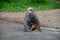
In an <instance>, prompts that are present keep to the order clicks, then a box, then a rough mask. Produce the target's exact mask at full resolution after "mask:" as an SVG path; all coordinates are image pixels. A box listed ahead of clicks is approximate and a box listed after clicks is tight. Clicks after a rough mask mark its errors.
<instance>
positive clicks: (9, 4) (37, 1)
mask: <svg viewBox="0 0 60 40" xmlns="http://www.w3.org/2000/svg"><path fill="white" fill-rule="evenodd" d="M28 7H34V9H35V10H48V9H60V0H0V11H25V10H26V9H27V8H28Z"/></svg>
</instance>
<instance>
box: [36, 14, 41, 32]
mask: <svg viewBox="0 0 60 40" xmlns="http://www.w3.org/2000/svg"><path fill="white" fill-rule="evenodd" d="M35 18H36V19H37V24H38V25H37V29H38V31H41V29H40V21H39V19H38V17H37V15H36V14H35Z"/></svg>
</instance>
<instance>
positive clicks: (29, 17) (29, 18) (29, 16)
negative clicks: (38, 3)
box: [24, 7, 41, 32]
mask: <svg viewBox="0 0 60 40" xmlns="http://www.w3.org/2000/svg"><path fill="white" fill-rule="evenodd" d="M36 29H38V31H41V29H40V22H39V20H38V18H37V15H36V14H35V12H34V10H33V8H31V7H29V8H28V9H27V13H26V15H25V18H24V31H25V32H28V31H34V30H36Z"/></svg>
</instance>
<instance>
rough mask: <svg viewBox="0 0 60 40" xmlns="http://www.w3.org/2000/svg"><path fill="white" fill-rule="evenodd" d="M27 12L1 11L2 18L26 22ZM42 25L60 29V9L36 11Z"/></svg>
mask: <svg viewBox="0 0 60 40" xmlns="http://www.w3.org/2000/svg"><path fill="white" fill-rule="evenodd" d="M25 14H26V12H0V19H3V20H7V21H10V22H15V23H20V24H24V17H25ZM36 14H37V16H38V18H39V21H40V25H41V27H48V28H57V29H58V28H59V29H60V9H53V10H44V11H43V10H42V11H41V10H39V11H36Z"/></svg>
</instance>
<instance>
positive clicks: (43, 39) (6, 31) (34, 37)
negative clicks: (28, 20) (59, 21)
mask: <svg viewBox="0 0 60 40" xmlns="http://www.w3.org/2000/svg"><path fill="white" fill-rule="evenodd" d="M41 30H42V31H41V32H39V31H37V30H36V31H33V32H24V26H23V25H21V24H18V23H14V22H8V21H5V20H0V40H60V29H52V28H44V27H41Z"/></svg>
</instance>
